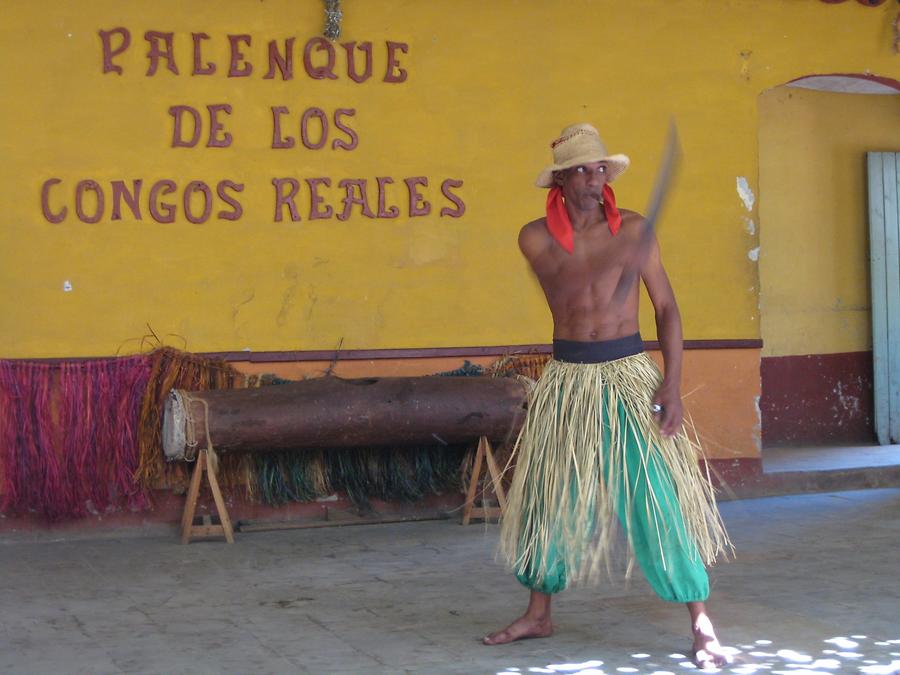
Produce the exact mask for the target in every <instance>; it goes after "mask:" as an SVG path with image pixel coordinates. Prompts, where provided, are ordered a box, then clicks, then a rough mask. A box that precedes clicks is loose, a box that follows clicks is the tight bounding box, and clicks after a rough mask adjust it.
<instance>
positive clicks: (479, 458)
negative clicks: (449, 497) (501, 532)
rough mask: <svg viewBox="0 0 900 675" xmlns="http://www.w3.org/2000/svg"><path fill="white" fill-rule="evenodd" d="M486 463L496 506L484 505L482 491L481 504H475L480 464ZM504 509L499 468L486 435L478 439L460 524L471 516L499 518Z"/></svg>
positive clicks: (467, 521) (504, 498)
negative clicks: (495, 498)
mask: <svg viewBox="0 0 900 675" xmlns="http://www.w3.org/2000/svg"><path fill="white" fill-rule="evenodd" d="M483 461H484V462H485V463H486V464H487V470H488V473H489V474H490V476H491V481H493V485H494V493H495V494H496V495H497V502H498V503H499V504H500V506H499V507H497V506H485V504H484V496H483V492H482V499H481V506H475V495H476V493H477V492H478V484H479V483H480V482H481V464H482V462H483ZM504 511H506V493H505V492H504V491H503V483H502V482H501V480H500V469H499V468H498V467H497V461H496V460H495V459H494V452H493V450H491V442H490V441H489V440H488V439H487V436H482V437H481V438H479V439H478V449H477V450H476V451H475V462H474V463H473V466H472V478H471V480H470V481H469V489H468V490H467V491H466V505H465V508H464V509H463V518H462V524H463V525H468V524H469V521H470V520H472V519H473V518H475V519H479V520H488V519H490V518H500V517H501V516H502V515H503V512H504Z"/></svg>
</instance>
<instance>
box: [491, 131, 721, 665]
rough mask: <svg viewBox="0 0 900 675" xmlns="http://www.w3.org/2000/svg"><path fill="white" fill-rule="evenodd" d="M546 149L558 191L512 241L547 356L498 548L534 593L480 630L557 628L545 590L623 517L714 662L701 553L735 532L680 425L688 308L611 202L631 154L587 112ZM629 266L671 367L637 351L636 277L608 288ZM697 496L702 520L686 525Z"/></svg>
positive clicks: (589, 558) (515, 633) (649, 567)
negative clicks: (611, 150) (506, 621)
mask: <svg viewBox="0 0 900 675" xmlns="http://www.w3.org/2000/svg"><path fill="white" fill-rule="evenodd" d="M551 148H552V149H553V156H554V164H553V165H552V166H550V167H548V168H547V169H545V170H544V172H542V174H541V175H540V176H539V178H538V182H537V184H538V185H539V186H540V187H550V188H552V189H551V193H550V195H549V197H548V206H547V217H545V218H539V219H538V220H534V221H532V222H530V223H528V224H527V225H525V226H524V227H523V228H522V230H521V232H520V234H519V247H520V248H521V250H522V253H523V254H524V255H525V257H526V259H527V260H528V262H529V263H530V265H531V268H532V270H533V271H534V274H535V275H536V277H537V279H538V281H539V282H540V284H541V287H542V288H543V290H544V294H545V296H546V299H547V304H548V306H549V309H550V312H551V314H552V317H553V342H554V357H553V359H552V360H551V361H550V362H549V363H548V365H547V367H546V368H545V370H544V374H543V376H542V377H541V379H540V380H539V382H538V383H537V385H536V387H535V392H534V393H533V395H532V396H531V399H530V405H529V415H528V420H527V421H526V423H525V427H524V429H523V431H522V436H521V437H520V439H519V443H518V446H517V468H516V474H515V477H514V481H513V486H512V489H511V492H510V503H509V507H508V510H507V513H506V514H505V516H504V522H503V533H502V535H501V539H502V542H501V552H502V553H503V554H504V555H505V556H506V559H507V561H508V563H509V564H510V565H511V566H512V567H513V568H514V570H515V572H516V574H517V577H518V579H519V581H520V582H521V583H522V584H523V585H525V586H526V587H527V588H529V589H530V590H531V596H530V600H529V603H528V608H527V609H526V611H525V613H524V614H523V615H522V616H521V617H519V618H518V619H516V620H515V621H513V622H512V623H511V624H510V625H509V626H507V627H506V628H504V629H503V630H500V631H497V632H495V633H491V634H490V635H488V636H486V637H485V638H484V643H485V644H487V645H496V644H504V643H507V642H512V641H514V640H520V639H524V638H537V637H548V636H550V635H551V634H552V633H553V626H552V623H551V619H550V600H551V597H552V594H553V593H556V592H559V591H561V590H562V589H563V588H565V587H566V585H567V583H568V581H569V580H571V579H573V578H575V577H578V578H580V579H582V580H594V581H595V580H596V579H597V574H596V571H597V570H598V568H600V567H603V566H605V565H604V564H605V563H607V562H608V560H609V559H608V553H609V547H610V546H611V544H612V536H611V535H610V533H611V531H612V528H610V527H609V524H610V521H612V520H614V519H615V517H616V515H617V516H618V519H619V520H620V521H621V524H622V526H623V527H624V529H625V530H626V533H627V536H628V542H629V545H630V549H631V551H632V552H633V554H634V555H635V557H636V558H637V560H638V562H639V563H640V565H641V568H642V569H643V570H644V573H645V575H646V576H647V579H648V581H649V582H650V584H651V586H652V587H653V588H654V590H655V591H656V592H657V594H658V595H660V597H662V598H663V599H665V600H668V601H672V602H684V603H686V604H687V608H688V611H689V612H690V617H691V631H692V635H693V647H692V653H693V655H694V661H695V663H697V665H698V666H700V667H714V666H719V665H723V664H724V663H725V662H726V659H725V656H724V654H723V652H722V650H721V647H720V645H719V643H718V641H717V639H716V636H715V632H714V631H713V626H712V623H711V622H710V620H709V618H708V616H707V614H706V609H705V606H704V602H703V601H704V600H705V599H706V597H707V596H708V594H709V582H708V577H707V575H706V570H705V567H704V561H705V562H707V563H708V562H712V559H714V558H715V557H716V555H717V554H718V553H719V552H720V551H721V550H723V549H724V548H725V547H727V546H728V541H727V535H726V534H725V531H724V528H722V525H721V520H720V519H719V516H718V512H717V510H716V506H715V501H714V498H713V496H712V489H711V488H710V487H709V485H708V483H706V479H705V477H704V476H703V475H702V474H701V473H700V471H699V468H698V466H697V459H698V457H697V452H696V450H697V449H696V447H695V446H693V445H692V444H691V443H690V441H689V440H688V438H687V436H686V435H685V433H684V431H683V420H682V416H683V407H682V402H681V394H680V380H681V362H682V329H681V318H680V315H679V311H678V305H677V304H676V301H675V296H674V294H673V291H672V287H671V285H670V283H669V279H668V277H667V275H666V272H665V270H664V269H663V265H662V262H661V259H660V253H659V246H658V244H657V242H656V240H655V238H654V237H652V235H651V236H650V237H647V236H644V231H643V230H644V220H643V218H642V217H641V216H640V215H639V214H637V213H635V212H633V211H626V210H621V211H620V210H618V209H617V208H616V206H615V195H614V194H613V192H612V190H611V188H610V186H609V182H610V181H612V180H614V179H615V178H616V177H617V176H618V175H619V174H621V173H622V172H623V171H624V170H625V169H626V168H627V167H628V163H629V160H628V158H627V157H626V156H625V155H608V154H607V152H606V149H605V147H604V146H603V143H602V141H601V140H600V137H599V135H598V134H597V131H596V129H594V128H593V127H592V126H590V125H587V124H578V125H573V126H570V127H567V128H566V129H564V130H563V131H562V133H561V135H560V137H559V138H558V139H556V140H555V141H554V142H553V143H552V144H551ZM638 276H640V278H641V279H643V281H644V284H645V286H646V288H647V292H648V294H649V297H650V300H651V302H652V304H653V308H654V311H655V316H656V328H657V335H658V339H659V342H660V346H661V350H662V356H663V361H664V364H665V368H664V371H665V375H664V376H661V375H660V374H659V371H658V370H657V369H656V367H655V365H654V364H653V363H652V361H650V359H649V357H647V356H646V355H645V354H644V353H643V347H642V341H641V339H640V335H639V332H638V330H639V326H638V298H639V284H638V283H631V284H630V288H629V287H625V288H624V293H623V292H622V290H623V289H619V291H618V292H616V288H617V285H618V284H620V280H622V279H626V280H627V279H628V278H634V279H635V280H636V279H637V277H638ZM611 411H612V412H611ZM654 426H656V427H657V428H656V429H653V428H652V427H654ZM601 428H602V432H600V434H599V435H597V433H598V432H597V430H598V429H601ZM548 429H550V432H549V433H548V431H547V430H548ZM635 431H637V433H635ZM597 446H600V447H597ZM563 467H566V468H563ZM560 472H561V473H560ZM554 485H555V486H556V487H553V486H554ZM559 486H562V487H561V488H560V487H559ZM686 500H689V501H690V504H689V505H688V506H689V508H683V507H684V505H685V501H686ZM648 504H653V506H652V507H651V508H650V509H649V510H650V511H651V512H652V513H651V516H650V517H648V515H647V512H648V506H647V505H648ZM697 509H699V513H701V514H702V515H701V517H700V519H699V520H698V519H697V518H696V517H694V518H692V520H691V522H685V517H686V516H685V515H684V514H689V513H692V514H697V513H698V510H697ZM648 521H649V522H648ZM598 533H599V534H598ZM599 563H603V564H599Z"/></svg>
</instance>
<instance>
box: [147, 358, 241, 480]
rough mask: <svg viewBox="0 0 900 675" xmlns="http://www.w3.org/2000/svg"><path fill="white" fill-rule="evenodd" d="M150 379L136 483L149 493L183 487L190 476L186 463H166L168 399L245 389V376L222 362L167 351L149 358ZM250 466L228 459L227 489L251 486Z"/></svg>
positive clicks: (224, 464)
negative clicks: (174, 394) (177, 392)
mask: <svg viewBox="0 0 900 675" xmlns="http://www.w3.org/2000/svg"><path fill="white" fill-rule="evenodd" d="M147 358H148V359H149V362H150V376H149V378H148V381H147V386H146V391H145V392H144V397H143V405H142V407H141V411H140V418H139V421H138V427H139V437H140V464H139V466H138V468H137V471H136V472H135V479H136V480H137V482H138V483H139V484H140V485H141V486H142V487H143V488H144V489H145V490H147V489H150V488H160V487H172V486H175V487H179V488H181V487H183V486H184V484H185V482H186V480H187V472H186V471H185V469H184V466H183V465H182V463H180V462H179V463H177V464H168V465H167V464H166V463H165V461H164V460H163V450H162V440H161V437H160V431H161V429H162V412H163V409H164V406H165V401H166V397H167V396H168V395H169V392H170V391H171V390H172V389H185V390H187V391H206V390H208V389H235V388H240V387H243V386H245V384H246V379H245V377H244V375H242V374H241V373H239V372H238V371H237V370H235V369H234V368H233V367H232V366H230V365H229V364H228V363H227V362H225V361H224V360H222V359H216V358H208V357H203V356H198V355H196V354H191V353H188V352H182V351H179V350H177V349H172V348H171V347H164V348H162V349H157V350H156V351H154V352H152V353H151V354H150V355H149V356H148V357H147ZM247 467H248V462H247V461H246V460H245V459H244V458H242V457H241V456H235V457H230V458H225V459H224V461H223V462H222V466H221V469H220V470H221V471H222V474H223V480H222V482H223V483H224V484H225V485H236V484H237V485H240V484H243V485H247V484H248V478H247Z"/></svg>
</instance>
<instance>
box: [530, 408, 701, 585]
mask: <svg viewBox="0 0 900 675" xmlns="http://www.w3.org/2000/svg"><path fill="white" fill-rule="evenodd" d="M604 400H605V397H604ZM605 409H606V406H605V405H604V415H603V417H604V419H603V422H604V424H603V427H604V430H606V429H608V428H609V425H608V423H607V422H608V420H607V419H606V412H605ZM618 417H619V424H620V428H621V429H624V430H626V433H623V434H621V442H620V443H619V446H620V447H615V448H613V447H611V445H612V444H611V443H610V440H609V435H608V433H605V434H604V435H603V444H602V448H600V449H599V450H598V452H601V453H607V454H605V455H604V457H603V466H604V468H605V469H607V470H606V471H605V480H606V481H607V483H608V484H609V485H612V482H611V481H617V484H616V487H617V489H616V490H615V492H616V494H617V495H618V498H617V500H616V501H617V504H616V510H617V515H618V519H619V523H620V524H621V526H622V528H623V529H624V530H625V533H626V535H627V537H628V541H629V543H630V545H631V548H632V550H633V552H634V556H635V558H636V559H637V561H638V563H639V565H640V567H641V570H642V571H643V573H644V576H645V577H646V578H647V581H648V582H649V583H650V586H651V587H652V588H653V590H654V591H655V592H656V594H657V595H658V596H659V597H660V598H662V599H663V600H667V601H670V602H695V601H703V600H706V598H707V597H708V596H709V577H708V576H707V573H706V568H705V566H704V564H703V561H702V559H701V557H700V555H699V554H698V552H697V547H696V546H695V545H694V543H693V542H692V541H691V539H690V538H689V537H688V536H687V533H686V532H685V525H684V519H683V517H682V513H681V507H680V506H679V502H678V495H677V494H676V492H675V489H674V486H673V484H672V479H671V477H670V473H669V470H668V468H667V467H666V466H665V464H664V463H663V462H662V461H661V460H659V458H658V457H656V456H655V455H653V454H649V455H648V453H647V452H646V446H645V444H646V441H645V440H644V439H645V436H646V434H644V433H642V432H641V431H640V430H638V429H635V428H634V423H633V421H632V420H629V419H628V416H627V415H626V412H625V409H624V407H623V406H621V405H619V406H618ZM611 452H618V453H623V456H622V458H621V462H620V463H619V466H620V467H621V469H622V470H621V471H619V472H618V474H619V475H616V476H610V475H609V471H608V467H609V465H610V462H609V461H608V453H611ZM642 457H646V458H647V459H642ZM599 460H600V458H599V457H598V461H599ZM574 488H575V486H574V481H573V489H574ZM651 488H652V494H653V495H654V496H655V500H656V503H657V504H658V508H656V509H652V510H651V509H648V508H646V507H645V505H646V504H647V503H648V502H647V498H648V494H649V493H650V491H651V490H650V489H651ZM629 505H630V512H627V510H629ZM561 545H563V544H562V542H556V543H554V544H553V545H551V546H550V547H548V550H547V551H545V552H541V553H540V554H539V555H538V556H536V558H537V559H539V558H540V557H541V556H543V557H544V560H543V562H544V563H545V566H544V568H543V569H544V570H545V574H544V578H543V580H542V582H541V583H538V582H537V581H536V579H535V576H534V575H533V574H532V573H531V572H532V570H530V569H528V570H525V572H524V573H521V574H517V575H516V577H517V578H518V580H519V582H521V583H522V584H523V585H525V586H526V587H528V588H530V589H532V590H535V591H538V592H541V593H558V592H559V591H562V590H563V589H564V588H565V587H566V585H567V583H568V579H567V576H566V566H565V562H564V561H565V557H564V556H562V555H560V554H559V551H558V550H557V548H558V547H559V546H561Z"/></svg>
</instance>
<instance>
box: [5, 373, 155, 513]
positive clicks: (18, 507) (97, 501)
mask: <svg viewBox="0 0 900 675" xmlns="http://www.w3.org/2000/svg"><path fill="white" fill-rule="evenodd" d="M148 375H149V367H148V363H147V360H146V358H145V357H143V356H135V357H127V358H119V359H97V360H90V361H72V362H59V363H34V362H26V361H0V462H2V469H3V501H2V510H3V512H4V513H7V512H8V513H13V514H27V513H33V514H39V515H43V516H45V517H47V518H48V519H50V520H59V519H62V518H70V517H78V516H84V515H87V514H88V513H103V512H106V511H107V510H109V509H110V508H115V507H119V506H126V507H128V508H131V509H140V508H143V507H144V506H145V504H146V493H145V492H144V491H143V490H142V489H141V488H140V486H139V485H137V484H136V483H135V482H134V478H133V474H134V471H135V470H136V469H137V466H138V458H139V452H138V437H137V424H136V422H137V419H138V411H139V410H140V407H141V396H142V394H143V391H144V389H145V387H146V383H147V378H148Z"/></svg>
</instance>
